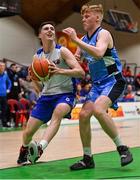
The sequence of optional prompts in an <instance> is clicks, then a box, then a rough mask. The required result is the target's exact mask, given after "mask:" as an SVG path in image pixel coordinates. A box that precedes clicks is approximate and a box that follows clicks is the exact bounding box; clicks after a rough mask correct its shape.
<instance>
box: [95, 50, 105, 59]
mask: <svg viewBox="0 0 140 180" xmlns="http://www.w3.org/2000/svg"><path fill="white" fill-rule="evenodd" d="M93 56H94V57H95V58H96V59H101V58H103V56H104V53H103V52H101V51H98V52H96V54H94V55H93Z"/></svg>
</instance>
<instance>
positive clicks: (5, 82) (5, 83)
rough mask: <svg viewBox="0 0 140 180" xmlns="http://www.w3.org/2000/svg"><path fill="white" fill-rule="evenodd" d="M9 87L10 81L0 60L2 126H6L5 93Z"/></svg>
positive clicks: (8, 90) (6, 106)
mask: <svg viewBox="0 0 140 180" xmlns="http://www.w3.org/2000/svg"><path fill="white" fill-rule="evenodd" d="M10 89H11V81H10V79H9V77H8V75H7V72H6V71H5V63H3V62H0V111H1V119H2V126H3V127H8V125H7V118H6V113H7V108H8V105H7V93H9V92H10Z"/></svg>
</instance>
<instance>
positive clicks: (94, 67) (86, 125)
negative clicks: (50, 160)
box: [63, 4, 133, 170]
mask: <svg viewBox="0 0 140 180" xmlns="http://www.w3.org/2000/svg"><path fill="white" fill-rule="evenodd" d="M81 15H82V23H83V27H84V30H85V31H86V32H87V34H86V35H85V36H83V38H82V39H79V38H78V37H77V34H76V31H75V30H74V29H73V28H71V27H68V28H66V29H64V30H63V32H64V33H66V34H67V35H69V36H70V38H71V39H72V40H73V41H74V42H75V43H76V44H77V45H78V49H77V51H76V54H75V56H76V58H77V60H78V59H79V58H81V57H82V58H85V59H86V60H87V62H88V67H89V73H90V76H91V78H92V82H93V86H92V88H91V91H90V92H89V95H88V97H87V101H86V103H85V104H84V105H83V107H82V110H81V112H80V119H79V121H80V136H81V141H82V145H83V154H84V156H83V159H82V160H81V161H79V162H77V163H75V164H73V165H72V166H71V167H70V169H71V170H81V169H86V168H94V167H95V163H94V160H93V156H92V151H91V127H90V118H91V116H92V115H94V116H95V117H96V118H97V120H98V121H99V123H100V125H101V126H102V128H103V130H104V131H105V132H106V133H107V135H108V136H109V137H110V138H111V139H112V140H113V141H114V143H115V144H116V146H117V150H118V152H119V155H120V158H121V166H125V165H127V164H129V163H131V162H132V160H133V158H132V154H131V153H130V151H129V149H128V147H127V146H125V145H124V144H123V143H122V140H121V138H120V136H119V134H118V131H117V129H116V126H115V123H114V122H113V120H112V118H111V117H110V116H109V115H108V113H107V111H108V108H109V107H111V106H112V107H114V105H115V104H116V102H117V99H118V98H119V97H120V96H121V95H122V93H123V91H124V88H125V80H124V78H123V76H122V66H121V63H120V60H119V57H118V54H117V52H116V49H115V47H114V42H113V38H112V36H111V34H110V32H109V31H107V30H105V29H103V28H102V27H101V22H102V20H103V7H102V5H101V4H99V5H92V4H85V5H84V6H83V7H82V9H81ZM114 108H116V107H114Z"/></svg>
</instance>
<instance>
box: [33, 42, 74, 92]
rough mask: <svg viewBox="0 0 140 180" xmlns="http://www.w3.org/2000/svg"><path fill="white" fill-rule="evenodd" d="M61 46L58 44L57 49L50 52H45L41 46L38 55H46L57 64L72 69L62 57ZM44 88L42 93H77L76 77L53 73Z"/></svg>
mask: <svg viewBox="0 0 140 180" xmlns="http://www.w3.org/2000/svg"><path fill="white" fill-rule="evenodd" d="M60 51H61V46H59V45H56V47H55V49H54V50H53V51H52V52H50V53H44V51H43V48H40V49H39V50H38V51H37V53H36V55H37V56H39V57H40V56H44V55H45V57H46V58H47V59H48V60H49V61H51V62H53V63H54V64H55V65H56V66H58V67H59V68H63V69H70V67H69V66H68V65H67V64H66V62H65V60H64V59H62V57H61V53H60ZM43 84H44V88H43V90H42V93H41V95H56V94H63V93H75V90H76V88H75V84H76V82H75V78H72V77H69V76H66V75H59V74H57V75H52V76H51V77H50V79H49V80H47V81H45V82H43Z"/></svg>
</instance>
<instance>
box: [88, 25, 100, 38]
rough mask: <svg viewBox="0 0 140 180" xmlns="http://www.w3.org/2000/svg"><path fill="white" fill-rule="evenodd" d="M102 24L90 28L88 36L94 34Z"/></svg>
mask: <svg viewBox="0 0 140 180" xmlns="http://www.w3.org/2000/svg"><path fill="white" fill-rule="evenodd" d="M100 26H101V25H97V26H95V27H93V28H92V29H90V30H89V31H88V32H87V33H88V36H89V37H90V36H92V34H93V33H94V32H95V31H96V29H97V28H99V27H100Z"/></svg>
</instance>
